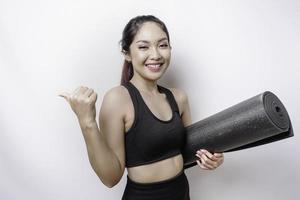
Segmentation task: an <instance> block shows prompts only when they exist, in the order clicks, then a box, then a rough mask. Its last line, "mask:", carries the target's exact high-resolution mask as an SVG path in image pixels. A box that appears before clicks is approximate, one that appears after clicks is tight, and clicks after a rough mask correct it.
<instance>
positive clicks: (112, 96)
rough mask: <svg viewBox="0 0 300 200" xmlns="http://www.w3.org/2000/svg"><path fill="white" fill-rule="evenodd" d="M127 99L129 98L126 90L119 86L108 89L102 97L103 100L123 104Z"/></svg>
mask: <svg viewBox="0 0 300 200" xmlns="http://www.w3.org/2000/svg"><path fill="white" fill-rule="evenodd" d="M128 97H130V96H129V93H128V90H127V89H126V88H125V87H124V86H121V85H118V86H115V87H112V88H110V89H109V90H107V91H106V93H105V95H104V99H109V100H111V101H114V102H116V101H119V102H124V101H126V100H128Z"/></svg>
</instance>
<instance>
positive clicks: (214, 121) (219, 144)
mask: <svg viewBox="0 0 300 200" xmlns="http://www.w3.org/2000/svg"><path fill="white" fill-rule="evenodd" d="M186 134H187V137H186V143H185V146H184V149H183V153H182V154H183V159H184V168H189V167H192V166H194V165H196V164H197V163H196V159H197V157H196V156H195V153H196V151H197V150H199V149H207V150H208V151H210V152H222V153H223V152H230V151H237V150H242V149H246V148H251V147H255V146H258V145H263V144H267V143H271V142H275V141H278V140H282V139H285V138H288V137H292V136H293V135H294V133H293V128H292V124H291V121H290V118H289V115H288V112H287V111H286V109H285V107H284V105H283V104H282V103H281V101H280V100H279V98H278V97H277V96H276V95H275V94H273V93H272V92H269V91H267V92H264V93H262V94H259V95H257V96H254V97H252V98H250V99H247V100H245V101H243V102H241V103H239V104H236V105H234V106H232V107H229V108H227V109H225V110H223V111H221V112H218V113H216V114H214V115H212V116H210V117H208V118H206V119H204V120H201V121H199V122H196V123H194V124H192V125H190V126H187V127H186Z"/></svg>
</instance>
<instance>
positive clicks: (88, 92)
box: [83, 88, 94, 97]
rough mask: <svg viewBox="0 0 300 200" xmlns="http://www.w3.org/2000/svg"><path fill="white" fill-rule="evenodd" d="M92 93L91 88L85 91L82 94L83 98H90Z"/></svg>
mask: <svg viewBox="0 0 300 200" xmlns="http://www.w3.org/2000/svg"><path fill="white" fill-rule="evenodd" d="M93 93H94V90H93V89H92V88H89V89H87V90H86V91H85V92H84V94H83V95H84V96H85V97H90V96H91V95H92V94H93Z"/></svg>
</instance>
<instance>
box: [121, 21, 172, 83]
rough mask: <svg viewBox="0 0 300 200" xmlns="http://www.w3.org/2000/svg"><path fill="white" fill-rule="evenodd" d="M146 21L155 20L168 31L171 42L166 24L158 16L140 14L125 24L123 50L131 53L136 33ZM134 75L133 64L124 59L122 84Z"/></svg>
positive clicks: (122, 41) (122, 40)
mask: <svg viewBox="0 0 300 200" xmlns="http://www.w3.org/2000/svg"><path fill="white" fill-rule="evenodd" d="M145 22H155V23H157V24H158V25H159V26H160V27H161V29H162V30H163V31H164V32H165V33H166V35H167V39H168V42H169V43H170V37H169V32H168V29H167V27H166V25H165V24H164V23H163V22H162V21H161V20H160V19H158V18H157V17H155V16H153V15H140V16H137V17H135V18H132V19H131V20H130V21H129V22H128V23H127V25H126V26H125V28H124V30H123V33H122V39H121V41H120V44H121V48H122V52H123V53H129V46H130V45H131V43H132V41H133V39H134V37H135V35H136V33H137V32H138V30H139V29H140V28H141V26H142V25H143V24H144V23H145ZM132 76H133V66H132V63H131V62H128V61H127V60H124V64H123V70H122V76H121V85H122V84H124V83H126V82H128V81H129V80H130V79H131V78H132Z"/></svg>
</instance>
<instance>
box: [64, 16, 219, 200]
mask: <svg viewBox="0 0 300 200" xmlns="http://www.w3.org/2000/svg"><path fill="white" fill-rule="evenodd" d="M121 46H122V52H123V54H124V57H125V61H124V66H123V72H122V80H121V85H120V86H117V87H114V88H112V89H110V90H109V91H108V92H107V93H106V94H105V95H104V98H103V102H102V105H101V109H100V114H99V127H100V128H98V126H97V123H96V120H95V116H96V111H95V102H96V99H97V94H96V93H95V92H94V91H93V89H91V88H87V87H83V86H80V87H78V88H77V89H76V90H75V91H74V92H72V93H66V92H64V93H62V94H60V96H62V97H64V98H65V99H66V100H67V101H68V102H69V104H70V105H71V107H72V109H73V111H74V112H75V113H76V115H77V117H78V120H79V124H80V127H81V130H82V133H83V136H84V139H85V142H86V145H87V150H88V155H89V160H90V163H91V166H92V167H93V169H94V171H95V172H96V174H97V175H98V176H99V178H100V179H101V181H102V182H103V183H104V184H105V185H106V186H107V187H113V186H114V185H116V184H117V183H118V182H119V181H120V179H121V178H122V176H123V173H124V169H125V167H126V168H127V172H128V175H127V184H126V188H125V190H124V193H123V197H122V199H124V200H135V199H138V200H144V199H151V200H155V199H164V200H168V199H172V200H176V199H178V200H187V199H190V195H189V184H188V180H187V177H186V175H185V173H184V163H183V158H182V154H181V149H182V147H183V144H184V140H185V132H184V127H185V126H188V125H190V124H191V122H192V121H191V114H190V109H189V103H188V98H187V96H186V94H185V92H184V91H182V90H180V89H176V88H169V89H168V88H165V87H162V86H160V85H158V84H157V81H158V80H159V79H160V78H161V77H162V76H163V74H164V73H165V71H166V70H167V68H168V66H169V63H170V58H171V46H170V40H169V33H168V30H167V28H166V26H165V24H164V23H163V22H162V21H160V20H159V19H158V18H156V17H154V16H151V15H147V16H137V17H135V18H133V19H131V20H130V21H129V22H128V24H127V25H126V27H125V29H124V31H123V37H122V40H121ZM124 135H125V136H124ZM195 155H196V156H197V164H198V165H199V167H200V168H202V169H205V170H212V169H215V168H216V167H218V166H219V165H221V164H222V163H223V154H222V153H215V154H211V153H210V152H208V151H206V150H203V149H202V150H199V151H197V152H195Z"/></svg>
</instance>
